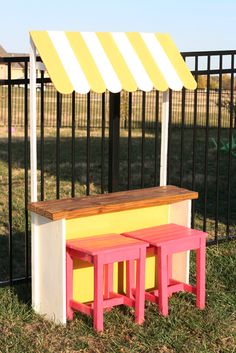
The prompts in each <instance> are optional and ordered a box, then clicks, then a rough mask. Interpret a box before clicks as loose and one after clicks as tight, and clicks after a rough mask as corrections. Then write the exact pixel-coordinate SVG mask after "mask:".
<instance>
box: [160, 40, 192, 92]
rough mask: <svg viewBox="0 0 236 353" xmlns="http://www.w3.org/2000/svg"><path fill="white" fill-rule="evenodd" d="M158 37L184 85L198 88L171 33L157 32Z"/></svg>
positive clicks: (188, 87) (189, 87)
mask: <svg viewBox="0 0 236 353" xmlns="http://www.w3.org/2000/svg"><path fill="white" fill-rule="evenodd" d="M156 37H157V39H158V41H159V42H160V44H161V46H162V48H163V49H164V50H165V53H166V55H167V56H168V58H169V60H170V62H171V64H172V65H173V66H174V68H175V70H176V72H177V74H178V76H179V78H180V79H181V81H182V82H183V85H184V87H185V88H187V89H196V88H197V83H196V81H195V80H194V78H193V75H192V74H191V72H190V71H189V69H188V67H187V65H186V63H185V61H184V60H183V58H182V56H181V54H180V52H179V51H178V49H177V48H176V46H175V44H174V42H173V40H172V39H171V37H170V35H169V34H167V33H166V34H163V33H156Z"/></svg>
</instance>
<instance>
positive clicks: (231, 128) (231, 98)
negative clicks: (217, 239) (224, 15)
mask: <svg viewBox="0 0 236 353" xmlns="http://www.w3.org/2000/svg"><path fill="white" fill-rule="evenodd" d="M233 113H234V55H233V54H231V82H230V128H229V154H228V177H227V179H228V180H227V225H226V236H227V238H229V236H230V229H229V223H230V203H231V178H230V177H231V167H232V138H233Z"/></svg>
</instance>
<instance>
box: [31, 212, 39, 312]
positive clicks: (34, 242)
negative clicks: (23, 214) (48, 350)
mask: <svg viewBox="0 0 236 353" xmlns="http://www.w3.org/2000/svg"><path fill="white" fill-rule="evenodd" d="M38 229H39V228H38V217H37V215H36V214H34V213H32V212H31V277H32V280H31V282H32V307H33V309H34V310H35V311H36V312H38V310H39V309H38V305H39V276H38V275H39V271H38V267H39V256H38V255H39V253H38V248H39V246H38V239H39V236H38Z"/></svg>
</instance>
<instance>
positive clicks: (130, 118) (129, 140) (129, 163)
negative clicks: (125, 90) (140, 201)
mask: <svg viewBox="0 0 236 353" xmlns="http://www.w3.org/2000/svg"><path fill="white" fill-rule="evenodd" d="M131 154H132V93H131V92H129V110H128V185H127V188H128V190H130V188H131V177H132V176H131Z"/></svg>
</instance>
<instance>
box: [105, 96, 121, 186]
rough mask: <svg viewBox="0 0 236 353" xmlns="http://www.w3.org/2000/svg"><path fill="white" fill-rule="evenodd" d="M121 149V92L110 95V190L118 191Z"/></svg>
mask: <svg viewBox="0 0 236 353" xmlns="http://www.w3.org/2000/svg"><path fill="white" fill-rule="evenodd" d="M119 149H120V93H111V92H110V95H109V162H108V192H113V191H118V187H119Z"/></svg>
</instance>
